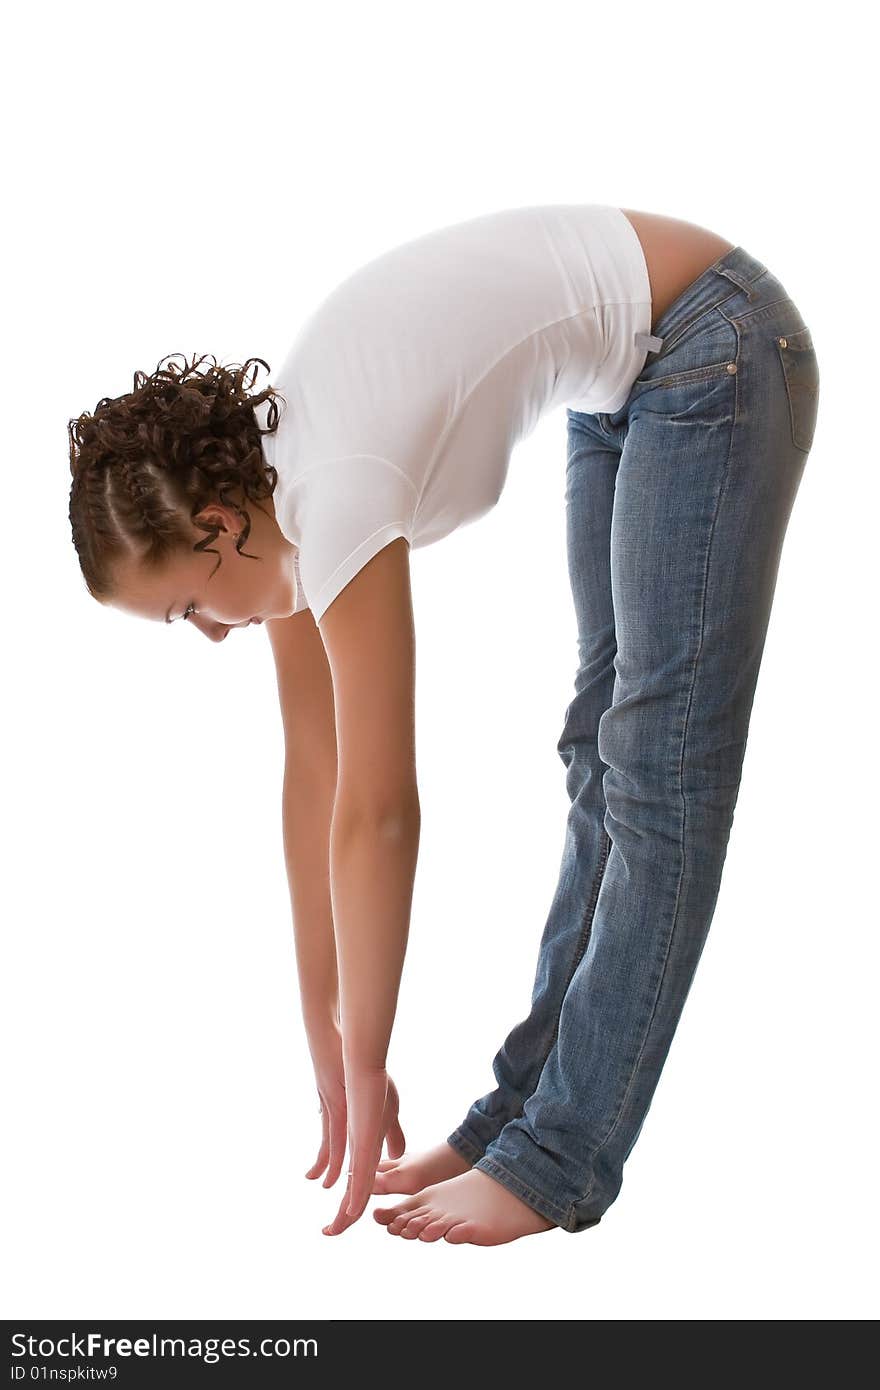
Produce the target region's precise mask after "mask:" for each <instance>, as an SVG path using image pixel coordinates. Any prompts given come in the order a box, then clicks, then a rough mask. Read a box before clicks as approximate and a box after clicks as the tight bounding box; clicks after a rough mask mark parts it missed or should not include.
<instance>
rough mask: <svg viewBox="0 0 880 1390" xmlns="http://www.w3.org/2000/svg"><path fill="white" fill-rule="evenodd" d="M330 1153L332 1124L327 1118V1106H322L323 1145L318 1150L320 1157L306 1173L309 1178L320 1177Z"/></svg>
mask: <svg viewBox="0 0 880 1390" xmlns="http://www.w3.org/2000/svg"><path fill="white" fill-rule="evenodd" d="M329 1155H330V1125H329V1123H328V1119H327V1108H326V1106H324V1105H323V1104H322V1106H321V1147H320V1149H319V1150H318V1157H317V1158H316V1159H315V1161H314V1163H313V1164H312V1166H311V1168H310V1169H309V1170H308V1172H307V1173H306V1177H307V1178H319V1177H320V1176H321V1174H322V1173H323V1171H324V1169H325V1168H326V1167H327V1159H328V1157H329Z"/></svg>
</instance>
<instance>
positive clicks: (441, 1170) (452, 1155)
mask: <svg viewBox="0 0 880 1390" xmlns="http://www.w3.org/2000/svg"><path fill="white" fill-rule="evenodd" d="M470 1166H471V1165H470V1163H468V1161H467V1159H466V1158H462V1156H461V1154H460V1153H459V1152H458V1150H457V1149H454V1148H453V1147H452V1145H451V1144H447V1143H446V1142H445V1141H444V1142H443V1143H442V1144H437V1145H436V1146H435V1147H434V1148H433V1149H427V1150H426V1151H425V1153H421V1154H413V1156H412V1157H410V1156H409V1155H408V1154H405V1155H404V1156H403V1158H383V1159H382V1161H381V1163H380V1164H379V1167H378V1168H377V1170H376V1177H375V1179H374V1181H373V1193H374V1195H375V1193H377V1192H381V1193H387V1192H419V1191H421V1189H422V1188H423V1187H427V1186H428V1184H429V1183H434V1182H443V1181H444V1180H445V1179H446V1178H454V1177H457V1176H458V1174H459V1173H466V1172H467V1171H468V1169H469V1168H470Z"/></svg>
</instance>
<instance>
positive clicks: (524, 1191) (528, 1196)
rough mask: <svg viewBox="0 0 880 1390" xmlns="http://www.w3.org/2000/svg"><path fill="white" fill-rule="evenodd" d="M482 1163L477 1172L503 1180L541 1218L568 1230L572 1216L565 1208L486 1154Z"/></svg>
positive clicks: (481, 1160) (504, 1184)
mask: <svg viewBox="0 0 880 1390" xmlns="http://www.w3.org/2000/svg"><path fill="white" fill-rule="evenodd" d="M480 1163H481V1164H482V1165H483V1166H482V1167H480V1166H479V1165H475V1167H476V1169H477V1172H480V1173H486V1174H488V1175H489V1176H493V1175H494V1176H495V1177H498V1178H503V1179H504V1180H505V1181H504V1183H503V1184H502V1185H503V1186H505V1187H508V1188H509V1190H510V1191H512V1192H513V1193H514V1195H515V1196H518V1197H522V1198H523V1199H524V1200H525V1201H527V1202H528V1203H529V1205H530V1206H534V1208H535V1210H536V1211H538V1212H539V1214H540V1215H541V1216H546V1217H547V1219H548V1221H553V1222H554V1223H555V1224H556V1225H557V1226H562V1227H564V1228H566V1229H567V1228H568V1222H569V1220H570V1214H569V1212H568V1211H567V1209H566V1208H565V1207H560V1206H558V1205H557V1204H556V1202H551V1201H550V1199H549V1197H545V1196H544V1194H543V1193H542V1192H536V1191H535V1189H534V1188H533V1187H530V1186H529V1184H528V1183H527V1182H523V1180H522V1178H519V1177H517V1175H516V1173H511V1171H510V1169H509V1168H505V1167H504V1166H503V1165H502V1164H500V1163H498V1162H497V1161H496V1160H495V1159H494V1158H487V1157H486V1156H485V1154H484V1155H483V1157H482V1158H481V1159H480Z"/></svg>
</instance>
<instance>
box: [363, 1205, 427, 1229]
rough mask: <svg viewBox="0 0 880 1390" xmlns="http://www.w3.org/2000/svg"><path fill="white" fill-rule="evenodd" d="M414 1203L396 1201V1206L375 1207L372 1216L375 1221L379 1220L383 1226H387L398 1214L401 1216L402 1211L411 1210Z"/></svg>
mask: <svg viewBox="0 0 880 1390" xmlns="http://www.w3.org/2000/svg"><path fill="white" fill-rule="evenodd" d="M415 1205H416V1203H415V1202H398V1203H397V1206H394V1207H376V1210H375V1211H374V1212H373V1216H374V1217H375V1219H376V1220H377V1221H381V1223H382V1225H383V1226H387V1225H389V1224H390V1222H392V1221H395V1220H396V1219H397V1217H398V1216H402V1215H403V1213H404V1212H410V1211H412V1210H413V1209H414V1207H415Z"/></svg>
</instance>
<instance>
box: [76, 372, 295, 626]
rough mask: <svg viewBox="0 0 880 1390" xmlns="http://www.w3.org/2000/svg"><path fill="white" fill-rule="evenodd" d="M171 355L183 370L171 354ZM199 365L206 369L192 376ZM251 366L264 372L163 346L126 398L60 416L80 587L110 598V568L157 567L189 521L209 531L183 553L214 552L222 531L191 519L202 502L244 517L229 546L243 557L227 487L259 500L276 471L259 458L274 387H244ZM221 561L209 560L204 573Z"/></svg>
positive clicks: (274, 409) (185, 540)
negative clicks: (260, 415) (259, 415)
mask: <svg viewBox="0 0 880 1390" xmlns="http://www.w3.org/2000/svg"><path fill="white" fill-rule="evenodd" d="M177 357H182V358H183V367H182V368H180V367H178V366H176V365H175V363H174V361H173V359H174V358H177ZM166 362H167V363H169V365H168V366H167V367H163V363H166ZM206 362H207V363H210V364H212V365H209V366H208V367H207V368H206V370H204V371H200V370H199V368H200V367H201V366H202V364H203V363H206ZM256 364H259V365H260V366H263V367H265V368H266V371H267V372H268V370H269V367H268V364H267V363H266V362H264V361H263V359H262V358H261V357H250V358H248V359H247V361H246V362H245V363H244V364H238V363H232V364H230V365H229V366H221V365H219V364H218V362H217V359H216V358H215V357H214V356H213V355H212V354H203V355H202V356H201V357H198V358H196V357H195V356H193V360H192V362H187V359H186V357H185V356H184V354H183V353H171V354H169V355H168V356H167V357H163V358H161V359H160V361H159V363H158V365H157V367H156V370H155V372H153V374H152V375H151V376H147V375H146V374H145V373H144V372H141V371H138V372H135V374H134V385H133V389H132V390H131V391H130V392H128V393H127V394H126V395H124V396H118V397H117V398H115V399H111V398H110V397H108V396H104V397H103V398H102V399H101V400H99V401H98V404H97V405H96V407H95V410H94V412H89V411H85V412H84V413H83V414H82V415H80V416H79V417H78V418H76V419H72V420H70V421H69V422H68V426H67V432H68V437H69V442H70V473H71V478H72V482H71V487H70V509H69V517H70V526H71V532H72V537H73V544H74V547H75V548H76V552H77V555H78V557H79V563H80V569H81V570H82V574H83V578H84V579H85V583H86V588H87V589H88V591H89V593H90V594H91V595H92V597H93V598H95V599H97V600H98V602H99V603H106V602H108V600H110V599H112V598H113V596H114V593H115V587H116V586H115V581H114V572H115V568H116V566H117V565H118V564H119V563H121V562H125V561H133V562H135V563H136V564H137V565H138V566H142V567H143V568H145V569H147V570H151V571H157V570H159V569H161V567H162V565H163V564H164V563H165V562H166V561H167V560H168V559H170V557H171V556H172V555H173V553H174V552H175V551H177V550H178V549H180V547H181V546H182V545H186V544H189V543H190V541H191V538H192V529H191V527H192V525H195V526H197V527H198V529H199V530H200V531H205V532H206V533H207V534H206V535H205V537H204V539H203V540H200V541H198V542H197V543H196V544H195V545H193V546H192V549H193V550H194V551H203V550H208V551H209V553H210V554H212V555H218V557H219V551H216V550H212V549H209V547H210V546H211V543H212V542H213V541H215V540H216V539H217V536H218V534H219V530H220V528H219V527H218V526H211V525H206V524H205V523H203V522H196V521H195V520H194V518H195V517H196V516H197V515H198V513H199V512H200V511H201V510H202V508H203V507H205V506H207V505H208V504H209V503H211V502H216V501H220V502H222V503H223V504H224V505H228V506H231V507H232V508H233V509H234V510H235V511H236V512H237V513H238V515H239V516H240V517H241V518H243V522H244V525H243V528H242V532H241V535H240V536H239V537H238V539H237V540H236V549H237V550H238V552H239V554H245V552H244V551H243V549H242V547H243V546H244V544H245V542H246V541H247V538H248V535H249V533H250V526H251V523H250V516H249V514H248V512H247V510H246V509H245V508H244V507H243V506H239V505H238V502H237V501H235V500H233V496H232V494H233V493H240V494H241V500H242V502H244V501H246V500H249V501H252V502H255V503H257V504H259V502H260V501H261V500H263V499H264V498H267V497H271V495H272V493H273V492H274V491H275V486H276V483H277V481H278V474H277V472H276V470H275V469H274V468H273V467H272V466H271V465H270V464H267V463H266V460H265V456H264V454H263V450H262V447H261V444H260V440H261V436H262V435H264V434H272V433H274V431H275V430H276V429H277V426H278V400H279V399H280V400H282V401H283V400H284V397H283V396H281V395H280V393H278V392H276V391H275V389H274V388H273V387H272V386H266V387H265V388H264V389H263V390H262V391H260V392H258V393H256V394H254V395H249V394H248V392H249V390H250V388H251V387H252V386H253V383H254V380H255V379H256V375H257V365H256ZM251 366H253V375H252V377H251V378H250V380H248V369H249V368H250V367H251ZM264 401H268V402H269V408H268V413H267V428H266V429H261V428H260V427H259V425H258V424H257V421H256V418H255V416H254V409H255V407H256V406H258V405H261V404H262V403H263V402H264ZM187 513H188V516H189V522H190V523H191V525H190V526H189V527H188V526H187V524H186V520H185V518H186V515H187ZM245 558H246V559H255V558H257V557H256V556H253V555H245ZM220 563H221V560H220V558H218V560H217V565H215V566H214V570H212V571H211V573H212V575H213V574H214V573H215V572H216V569H217V567H218V566H219V565H220Z"/></svg>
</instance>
